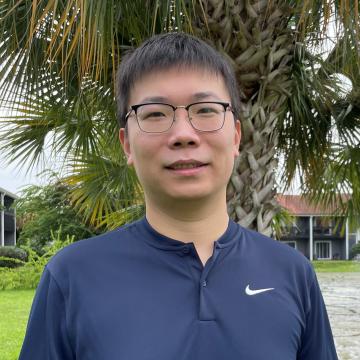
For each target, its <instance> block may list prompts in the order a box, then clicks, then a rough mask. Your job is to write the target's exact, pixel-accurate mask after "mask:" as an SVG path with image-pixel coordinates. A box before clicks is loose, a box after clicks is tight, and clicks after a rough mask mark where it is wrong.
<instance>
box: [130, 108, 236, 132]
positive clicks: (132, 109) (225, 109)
mask: <svg viewBox="0 0 360 360" xmlns="http://www.w3.org/2000/svg"><path fill="white" fill-rule="evenodd" d="M197 104H218V105H222V106H223V107H224V118H223V122H222V124H221V126H220V127H219V128H218V129H215V130H200V129H197V128H196V127H195V126H194V125H193V123H192V122H191V120H190V116H189V108H190V107H191V106H193V105H197ZM143 105H168V106H170V107H171V108H172V109H173V111H174V117H173V120H172V122H171V125H170V126H169V128H168V129H166V130H164V131H145V130H143V129H142V128H141V126H140V124H139V119H138V117H137V110H138V108H139V107H141V106H143ZM176 109H185V110H186V111H187V113H188V120H189V122H190V124H191V126H192V127H193V128H194V129H195V130H196V131H201V132H214V131H219V130H220V129H222V127H223V126H224V123H225V113H226V111H227V110H230V111H231V112H232V113H233V114H234V109H233V108H232V107H231V104H230V103H228V102H224V101H197V102H194V103H191V104H189V105H179V106H174V105H171V104H167V103H162V102H151V103H141V104H135V105H130V108H129V111H128V112H127V113H126V115H125V123H126V124H127V120H128V118H129V117H130V114H131V113H132V112H133V111H134V113H135V118H136V122H137V123H138V126H139V129H140V130H141V131H143V132H146V133H148V134H161V133H164V132H167V131H169V130H170V129H171V127H172V126H173V124H174V122H175V110H176Z"/></svg>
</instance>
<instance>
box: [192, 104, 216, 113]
mask: <svg viewBox="0 0 360 360" xmlns="http://www.w3.org/2000/svg"><path fill="white" fill-rule="evenodd" d="M190 111H191V113H192V114H193V116H212V115H218V114H220V113H221V112H222V111H223V109H222V108H221V105H219V104H213V103H201V104H194V105H193V106H191V109H190Z"/></svg>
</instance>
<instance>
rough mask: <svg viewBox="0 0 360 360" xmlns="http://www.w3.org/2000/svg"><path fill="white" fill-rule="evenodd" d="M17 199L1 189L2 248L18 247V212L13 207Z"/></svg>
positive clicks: (0, 228)
mask: <svg viewBox="0 0 360 360" xmlns="http://www.w3.org/2000/svg"><path fill="white" fill-rule="evenodd" d="M17 198H18V197H17V196H16V195H15V194H12V193H11V192H10V191H7V190H5V189H3V188H1V187H0V246H14V245H16V211H15V209H13V208H11V205H12V204H13V202H14V201H15V200H16V199H17Z"/></svg>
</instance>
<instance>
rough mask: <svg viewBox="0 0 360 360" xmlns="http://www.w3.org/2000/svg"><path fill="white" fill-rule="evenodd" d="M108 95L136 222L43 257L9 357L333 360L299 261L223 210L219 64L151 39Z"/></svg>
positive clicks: (224, 89) (225, 161) (226, 82)
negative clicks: (132, 183) (133, 177)
mask: <svg viewBox="0 0 360 360" xmlns="http://www.w3.org/2000/svg"><path fill="white" fill-rule="evenodd" d="M117 91H118V94H117V101H118V107H119V119H120V123H121V130H120V141H121V144H122V146H123V149H124V152H125V154H126V156H127V162H128V164H129V165H130V166H134V167H135V170H136V172H137V175H138V177H139V180H140V182H141V184H142V186H143V190H144V195H145V202H146V216H145V217H144V218H142V219H141V220H139V221H136V222H134V223H131V224H129V225H127V226H124V227H122V228H119V229H117V230H115V231H112V232H110V233H107V234H105V235H101V236H98V237H95V238H92V239H89V240H86V241H81V242H78V243H76V244H73V245H71V246H69V247H67V248H65V249H64V250H63V251H61V252H60V253H59V254H57V255H56V256H55V257H54V258H53V259H52V260H51V261H50V263H49V264H48V265H47V267H46V269H45V271H44V274H43V277H42V280H41V283H40V285H39V288H38V290H37V294H36V297H35V300H34V304H33V307H32V311H31V315H30V320H29V325H28V329H27V335H26V337H25V341H24V345H23V349H22V353H21V356H20V359H37V360H41V359H49V360H50V359H51V360H55V359H62V360H64V359H82V360H84V359H124V360H125V359H126V360H142V359H144V360H145V359H146V360H155V359H156V360H170V359H175V360H177V359H179V360H185V359H187V360H215V359H216V360H219V359H229V360H232V359H244V360H263V359H274V360H290V359H294V360H295V359H308V360H310V359H316V360H325V359H326V360H333V359H337V356H336V351H335V347H334V343H333V339H332V334H331V329H330V325H329V321H328V317H327V314H326V310H325V306H324V302H323V299H322V296H321V293H320V290H319V286H318V283H317V280H316V276H315V273H314V271H313V269H312V267H311V265H310V264H309V262H308V261H307V260H306V259H305V258H304V257H303V256H302V255H300V254H299V253H298V252H296V251H295V250H293V249H291V248H290V247H288V246H286V245H283V244H280V243H278V242H276V241H274V240H272V239H269V238H267V237H265V236H263V235H260V234H258V233H256V232H252V231H249V230H246V229H244V228H242V227H240V226H239V225H237V224H236V223H234V222H233V221H231V220H229V217H228V215H227V211H226V185H227V182H228V180H229V177H230V175H231V172H232V169H233V164H234V158H235V157H236V156H237V155H238V149H239V143H240V137H241V133H240V122H239V120H238V118H239V96H238V93H237V87H236V81H235V77H234V74H233V72H232V70H231V68H230V66H229V65H228V63H227V62H226V61H225V60H224V58H223V57H222V56H221V55H220V54H219V53H217V52H216V51H215V50H214V49H212V48H211V47H210V46H208V45H206V44H205V43H203V42H202V41H200V40H198V39H196V38H194V37H191V36H189V35H185V34H181V33H171V34H165V35H160V36H155V37H153V38H151V39H149V40H148V41H146V42H145V43H144V44H142V45H141V46H140V47H139V48H138V49H136V50H135V51H134V52H133V53H131V54H130V55H128V56H127V57H125V59H124V60H123V62H122V64H121V67H120V69H119V73H118V83H117Z"/></svg>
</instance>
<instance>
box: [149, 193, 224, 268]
mask: <svg viewBox="0 0 360 360" xmlns="http://www.w3.org/2000/svg"><path fill="white" fill-rule="evenodd" d="M145 199H146V218H147V220H148V222H149V223H150V225H151V226H152V227H153V228H154V229H155V230H156V231H158V232H159V233H161V234H163V235H165V236H168V237H170V238H172V239H176V240H180V241H183V242H193V243H194V245H195V247H196V249H197V251H198V253H199V256H200V258H201V259H202V260H204V261H205V260H206V258H208V257H209V256H211V254H212V250H213V244H214V241H216V240H217V239H218V238H219V237H220V236H221V235H223V234H224V232H225V231H226V229H227V227H228V223H229V216H228V214H227V208H226V193H224V194H221V195H220V196H218V198H217V199H211V200H207V201H204V199H201V200H191V201H188V200H187V201H172V202H171V201H170V202H169V201H168V202H167V204H161V203H159V201H154V199H151V198H147V197H145ZM204 261H203V262H204Z"/></svg>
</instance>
